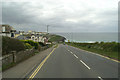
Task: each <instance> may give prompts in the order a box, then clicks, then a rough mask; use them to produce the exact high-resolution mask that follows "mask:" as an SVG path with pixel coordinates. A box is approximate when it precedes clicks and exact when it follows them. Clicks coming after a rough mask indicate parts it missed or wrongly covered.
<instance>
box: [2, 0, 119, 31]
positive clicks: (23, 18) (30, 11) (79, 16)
mask: <svg viewBox="0 0 120 80" xmlns="http://www.w3.org/2000/svg"><path fill="white" fill-rule="evenodd" d="M118 1H119V0H34V1H30V0H28V1H24V2H23V1H21V2H16V1H15V0H13V1H12V0H11V1H8V0H6V1H3V2H2V23H3V24H9V25H11V26H13V27H14V28H15V29H17V30H25V31H27V30H35V31H43V32H45V31H46V25H50V26H49V32H117V30H118V19H117V18H118Z"/></svg>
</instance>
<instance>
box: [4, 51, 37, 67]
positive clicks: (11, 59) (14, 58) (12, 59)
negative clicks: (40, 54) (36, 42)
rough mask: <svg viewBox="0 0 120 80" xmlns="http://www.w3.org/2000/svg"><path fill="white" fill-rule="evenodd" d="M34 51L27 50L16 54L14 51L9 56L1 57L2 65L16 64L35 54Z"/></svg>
mask: <svg viewBox="0 0 120 80" xmlns="http://www.w3.org/2000/svg"><path fill="white" fill-rule="evenodd" d="M35 51H36V50H34V49H27V50H25V51H20V52H16V51H12V52H11V53H10V54H9V55H5V56H3V57H2V65H6V66H7V65H9V64H11V63H18V62H20V61H22V60H24V59H26V58H28V57H30V56H32V55H34V54H35Z"/></svg>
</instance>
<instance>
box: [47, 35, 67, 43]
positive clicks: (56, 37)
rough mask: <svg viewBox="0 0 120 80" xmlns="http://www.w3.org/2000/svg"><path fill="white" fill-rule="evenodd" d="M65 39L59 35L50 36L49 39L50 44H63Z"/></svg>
mask: <svg viewBox="0 0 120 80" xmlns="http://www.w3.org/2000/svg"><path fill="white" fill-rule="evenodd" d="M64 40H65V38H64V37H62V36H59V35H52V36H51V37H50V39H49V41H50V42H64Z"/></svg>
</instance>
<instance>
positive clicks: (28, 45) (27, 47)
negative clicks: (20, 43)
mask: <svg viewBox="0 0 120 80" xmlns="http://www.w3.org/2000/svg"><path fill="white" fill-rule="evenodd" d="M25 48H26V49H31V48H33V46H31V45H30V44H29V43H25Z"/></svg>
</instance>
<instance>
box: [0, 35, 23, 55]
mask: <svg viewBox="0 0 120 80" xmlns="http://www.w3.org/2000/svg"><path fill="white" fill-rule="evenodd" d="M22 50H25V46H24V43H23V42H21V41H19V40H18V39H15V38H10V37H6V36H3V37H2V55H6V54H9V53H10V52H11V51H17V52H18V51H22Z"/></svg>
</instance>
